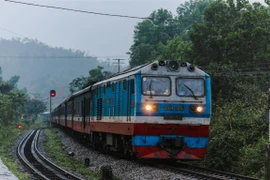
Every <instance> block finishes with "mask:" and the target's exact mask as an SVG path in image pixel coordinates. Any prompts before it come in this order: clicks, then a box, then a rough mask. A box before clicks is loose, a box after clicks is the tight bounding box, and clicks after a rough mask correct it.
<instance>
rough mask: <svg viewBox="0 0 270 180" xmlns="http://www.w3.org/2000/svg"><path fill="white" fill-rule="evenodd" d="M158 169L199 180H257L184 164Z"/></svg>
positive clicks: (163, 166) (164, 166)
mask: <svg viewBox="0 0 270 180" xmlns="http://www.w3.org/2000/svg"><path fill="white" fill-rule="evenodd" d="M160 168H162V169H168V170H169V171H173V172H177V173H181V174H184V175H186V176H192V177H194V178H199V179H212V180H228V179H230V180H258V179H256V178H251V177H246V176H242V175H238V174H233V173H228V172H223V171H217V170H212V169H207V168H201V167H198V166H192V165H189V164H185V163H173V164H170V165H167V164H166V165H161V166H160Z"/></svg>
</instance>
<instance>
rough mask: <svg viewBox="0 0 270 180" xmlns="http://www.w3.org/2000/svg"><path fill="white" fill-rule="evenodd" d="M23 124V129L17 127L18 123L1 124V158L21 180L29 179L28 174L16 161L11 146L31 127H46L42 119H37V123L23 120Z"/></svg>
mask: <svg viewBox="0 0 270 180" xmlns="http://www.w3.org/2000/svg"><path fill="white" fill-rule="evenodd" d="M21 124H22V126H23V128H22V129H17V124H12V125H8V126H4V125H1V126H0V158H1V159H2V161H3V163H4V164H5V165H6V166H7V167H8V169H9V170H10V171H11V172H12V173H13V174H14V175H15V176H17V177H18V178H19V179H21V180H28V179H29V177H28V175H27V174H25V173H23V172H21V170H20V164H17V163H16V162H15V159H14V157H13V156H12V153H11V147H12V145H13V144H14V142H15V141H16V140H17V139H18V137H19V136H20V135H22V134H24V133H25V132H26V131H28V130H29V129H33V128H37V127H44V125H42V122H41V120H38V121H36V123H35V124H32V123H28V122H21Z"/></svg>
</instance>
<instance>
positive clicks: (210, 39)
mask: <svg viewBox="0 0 270 180" xmlns="http://www.w3.org/2000/svg"><path fill="white" fill-rule="evenodd" d="M203 14H204V19H205V21H204V22H203V23H194V24H193V29H192V30H191V31H190V32H189V35H190V39H191V41H192V44H193V48H192V49H193V56H192V57H193V58H194V60H195V61H196V63H197V64H199V65H208V64H209V63H210V62H216V63H223V64H226V63H231V62H234V63H237V64H241V65H242V66H244V65H246V64H248V63H254V62H256V61H265V60H268V58H269V53H268V52H267V49H268V39H269V38H270V33H269V29H270V24H269V23H268V19H269V18H270V14H269V13H268V10H267V8H266V7H265V6H263V5H261V4H259V3H254V4H252V5H251V4H249V3H248V1H246V0H239V1H237V3H234V1H233V0H228V1H222V0H219V1H214V2H212V3H211V4H210V5H209V6H207V7H206V8H205V10H204V13H203Z"/></svg>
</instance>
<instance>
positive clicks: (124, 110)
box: [53, 60, 211, 160]
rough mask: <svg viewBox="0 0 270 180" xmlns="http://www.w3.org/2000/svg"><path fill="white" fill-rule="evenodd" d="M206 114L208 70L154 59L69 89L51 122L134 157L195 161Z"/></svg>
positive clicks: (203, 140)
mask: <svg viewBox="0 0 270 180" xmlns="http://www.w3.org/2000/svg"><path fill="white" fill-rule="evenodd" d="M210 115H211V84H210V77H209V75H208V74H206V73H205V72H204V71H202V70H200V69H199V68H197V67H195V66H193V65H191V64H189V63H186V62H181V61H175V60H159V61H154V62H152V63H150V64H145V65H141V66H138V67H135V68H132V69H128V70H126V71H123V72H120V73H117V74H115V75H113V76H111V77H109V78H107V79H105V80H102V81H99V82H96V83H94V84H92V85H90V86H88V87H87V88H85V89H83V90H81V91H79V92H76V93H74V94H72V95H71V96H70V97H68V98H67V99H65V100H64V101H63V102H62V103H61V104H60V105H59V106H58V107H57V108H56V109H54V111H53V122H54V123H56V124H59V125H61V126H64V127H66V128H70V129H72V130H74V131H77V132H80V133H82V134H83V135H84V136H86V137H87V139H88V140H89V142H90V143H92V144H93V145H96V146H100V147H103V148H106V149H110V150H112V151H118V152H122V153H125V154H127V155H136V156H137V157H138V158H157V159H182V160H200V159H203V157H204V155H205V154H206V153H207V144H208V136H209V129H210Z"/></svg>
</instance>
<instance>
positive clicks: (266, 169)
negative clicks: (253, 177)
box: [265, 88, 270, 179]
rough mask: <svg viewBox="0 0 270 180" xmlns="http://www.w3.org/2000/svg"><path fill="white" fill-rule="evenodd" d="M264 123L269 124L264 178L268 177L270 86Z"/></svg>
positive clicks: (269, 174)
mask: <svg viewBox="0 0 270 180" xmlns="http://www.w3.org/2000/svg"><path fill="white" fill-rule="evenodd" d="M266 123H267V124H268V126H269V129H268V130H269V134H268V135H269V140H268V143H267V145H266V151H265V156H266V157H265V171H266V172H265V178H266V179H270V88H269V89H268V106H267V110H266Z"/></svg>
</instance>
